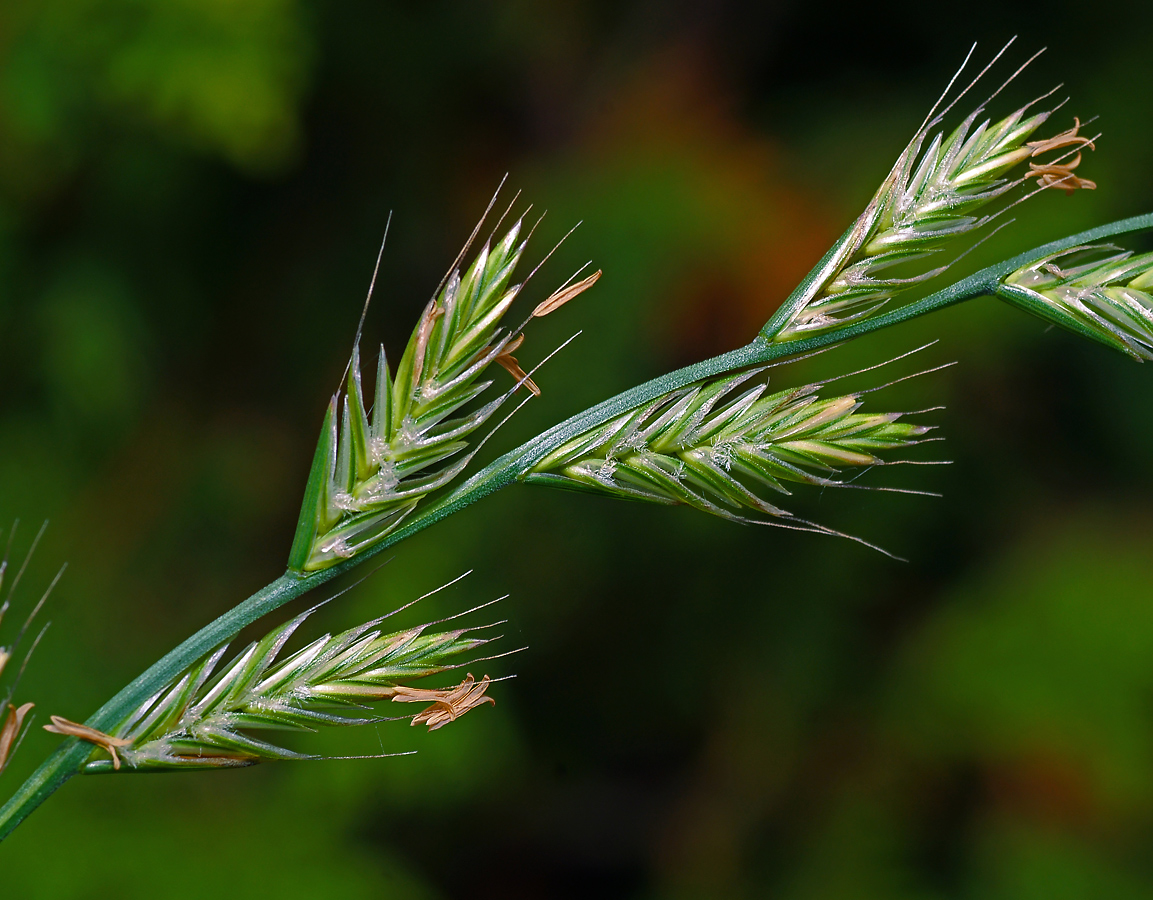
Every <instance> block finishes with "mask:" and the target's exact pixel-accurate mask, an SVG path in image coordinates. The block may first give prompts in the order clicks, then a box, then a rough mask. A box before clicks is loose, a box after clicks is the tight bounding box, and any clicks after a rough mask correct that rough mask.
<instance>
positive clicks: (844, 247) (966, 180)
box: [766, 51, 1096, 341]
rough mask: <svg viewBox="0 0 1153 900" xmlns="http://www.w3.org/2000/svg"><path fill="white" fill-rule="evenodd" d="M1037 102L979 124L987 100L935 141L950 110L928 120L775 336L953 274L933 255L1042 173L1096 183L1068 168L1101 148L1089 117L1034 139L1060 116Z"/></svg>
mask: <svg viewBox="0 0 1153 900" xmlns="http://www.w3.org/2000/svg"><path fill="white" fill-rule="evenodd" d="M1002 52H1004V51H1002ZM999 55H1000V54H998V56H999ZM990 65H991V64H990ZM958 74H960V73H958ZM982 74H983V73H982ZM975 83H976V82H974V84H975ZM970 87H972V85H970ZM994 96H995V95H994ZM942 99H943V98H942ZM958 99H960V98H958ZM1030 106H1032V104H1029V105H1027V106H1023V107H1021V108H1020V109H1018V110H1016V111H1015V112H1014V113H1012V114H1011V115H1009V116H1006V117H1005V118H1003V119H1001V120H1000V121H998V122H991V121H990V120H988V119H986V120H985V121H983V122H981V123H980V124H977V122H978V119H979V118H980V117H981V116H982V115H983V113H984V106H983V105H982V106H979V107H978V108H977V109H975V110H974V111H973V112H972V113H970V114H969V115H968V116H967V117H966V118H965V120H964V121H963V122H961V124H960V125H958V126H957V128H956V129H955V130H954V131H953V132H952V133H951V134H950V135H949V136H948V137H945V136H944V132H938V133H937V134H936V135H935V136H934V137H933V138H932V140H931V141H929V143H928V146H927V147H926V146H925V142H926V141H928V140H929V135H930V134H931V133H932V131H933V129H934V128H936V126H937V125H938V124H940V122H941V121H942V117H943V114H940V115H937V116H935V117H931V118H930V119H928V120H927V121H926V122H925V124H924V125H923V126H922V128H921V129H920V130H919V131H918V132H917V134H916V135H915V136H914V137H913V140H912V141H910V142H909V144H908V146H907V147H906V148H905V150H904V152H902V154H901V156H900V157H899V158H898V160H897V163H896V165H895V166H894V167H893V170H892V171H891V172H890V173H889V176H888V177H887V178H886V179H885V181H884V183H883V184H882V185H881V187H880V189H879V190H878V191H877V193H876V195H875V196H874V197H873V199H872V201H871V202H870V203H869V205H868V207H866V209H865V211H864V212H863V213H862V214H861V216H860V218H859V219H858V220H857V222H856V223H855V224H854V226H853V227H852V228H851V229H850V230H849V232H848V233H847V234H846V235H845V237H844V238H842V240H841V241H840V243H839V244H838V246H837V247H836V248H834V251H835V252H833V253H832V254H831V256H830V257H829V258H828V259H827V260H826V262H825V264H824V266H823V268H822V270H821V272H820V273H819V277H817V278H816V279H815V280H814V281H812V282H811V283H810V284H809V285H808V286H807V289H806V290H805V291H804V292H803V293H801V294H800V295H799V296H797V297H795V298H792V299H791V301H790V303H789V304H788V307H787V309H786V311H785V313H784V314H783V316H782V317H780V318H779V317H774V319H773V321H772V322H771V323H770V327H769V328H768V329H767V331H768V334H767V335H766V336H768V337H771V338H773V339H774V340H777V341H788V340H795V339H798V338H803V337H808V336H810V335H814V334H819V333H821V332H825V331H829V330H832V329H835V328H839V327H842V326H844V325H846V324H848V323H851V322H855V321H858V320H861V319H866V318H868V317H870V316H874V315H876V314H877V313H878V312H879V311H880V310H881V309H882V307H884V306H885V305H886V304H887V303H888V302H889V301H890V300H891V299H892V298H893V297H895V296H897V295H898V294H900V293H902V292H904V291H908V290H910V289H912V288H916V287H918V286H920V285H921V284H923V283H924V282H926V281H928V280H929V279H931V278H934V277H936V276H937V275H940V274H941V273H942V272H944V271H945V270H946V269H947V268H948V267H949V265H948V263H945V264H942V265H930V261H931V260H934V259H938V258H940V255H941V254H942V253H943V252H944V251H945V250H946V248H947V247H948V246H949V245H950V243H951V242H954V241H955V240H956V239H957V238H960V237H962V236H963V235H967V234H970V233H971V232H974V231H976V230H977V229H979V228H981V227H982V226H984V225H985V224H987V223H988V222H989V221H990V219H991V218H992V216H990V215H980V214H978V213H979V211H980V210H981V209H982V208H983V207H986V206H987V205H989V204H990V203H992V202H993V201H995V200H997V199H998V198H1000V197H1002V196H1003V195H1005V194H1006V193H1007V192H1008V191H1010V190H1012V189H1013V188H1015V187H1017V186H1018V185H1021V184H1023V183H1024V182H1025V181H1026V179H1028V178H1036V179H1037V184H1038V185H1039V188H1038V190H1039V189H1043V188H1046V187H1051V188H1059V189H1062V190H1065V191H1066V192H1070V193H1071V192H1072V191H1073V190H1074V189H1076V188H1093V187H1096V185H1095V184H1093V182H1091V181H1088V180H1087V179H1082V178H1077V177H1076V176H1074V175H1073V174H1072V172H1071V171H1069V170H1071V169H1072V168H1074V167H1075V166H1076V165H1077V164H1078V163H1079V162H1080V153H1079V150H1080V148H1083V147H1088V148H1090V149H1091V148H1092V147H1093V144H1092V141H1091V140H1090V139H1089V138H1085V137H1082V136H1080V135H1079V134H1078V130H1079V128H1080V121H1079V120H1075V124H1074V127H1073V128H1071V129H1069V130H1067V131H1064V132H1062V133H1060V134H1058V135H1056V136H1054V137H1052V138H1049V139H1042V140H1035V141H1030V140H1029V138H1030V137H1031V136H1032V135H1033V133H1034V132H1035V131H1036V130H1037V129H1038V128H1040V127H1041V125H1042V124H1044V122H1045V121H1046V120H1047V119H1048V118H1049V117H1050V116H1051V115H1052V110H1050V111H1046V112H1040V113H1037V114H1035V115H1026V113H1027V112H1028V110H1029V108H1030ZM1050 152H1053V153H1057V154H1058V155H1057V156H1056V157H1054V158H1051V159H1050V160H1048V161H1042V162H1041V163H1030V168H1029V170H1028V171H1027V172H1025V173H1023V175H1022V176H1021V177H1019V178H1012V177H1009V173H1010V171H1011V170H1012V169H1013V168H1015V167H1017V166H1020V165H1021V164H1022V163H1024V162H1026V161H1027V160H1031V159H1034V158H1036V157H1038V156H1040V155H1043V154H1046V153H1050ZM1073 154H1076V158H1075V159H1073V160H1072V161H1068V162H1066V160H1067V158H1068V157H1069V156H1072V155H1073ZM1062 162H1064V163H1065V164H1064V165H1061V163H1062Z"/></svg>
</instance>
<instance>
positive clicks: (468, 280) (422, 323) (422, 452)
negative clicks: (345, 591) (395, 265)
mask: <svg viewBox="0 0 1153 900" xmlns="http://www.w3.org/2000/svg"><path fill="white" fill-rule="evenodd" d="M520 234H521V223H520V222H519V221H518V222H517V223H516V224H515V225H513V226H512V228H510V229H509V230H508V232H507V233H506V234H505V235H504V237H503V238H502V239H501V240H500V241H499V242H498V243H497V244H496V246H494V247H490V246H489V245H488V244H485V245H484V247H482V248H481V250H480V252H479V253H478V254H477V256H476V259H475V260H474V261H473V263H472V265H470V266H469V267H468V269H467V270H466V271H465V273H464V275H463V276H462V275H461V274H460V271H459V270H454V271H453V272H452V274H451V275H450V276H449V278H448V279H447V281H446V283H445V285H444V287H443V289H442V290H441V291H440V293H438V294H437V296H436V297H434V298H433V299H432V300H431V301H430V302H429V303H428V305H427V306H426V307H425V309H424V312H423V313H422V314H421V317H420V320H419V321H418V322H417V325H416V328H415V330H414V331H413V333H412V337H411V338H410V339H409V342H408V346H407V347H406V348H405V351H404V354H403V355H402V356H401V359H400V364H399V365H398V366H397V368H396V374H395V377H393V376H392V375H391V374H390V371H389V365H388V360H387V358H386V357H385V353H384V348H383V347H381V349H380V358H379V362H378V364H377V376H376V386H375V402H374V404H373V407H372V410H371V414H370V411H369V409H368V407H367V406H366V405H365V402H364V389H363V384H362V380H361V371H360V351H359V348H357V349H356V350H354V351H353V355H352V360H351V362H350V364H349V370H348V378H347V380H346V384H345V389H344V391H343V392H342V393H341V394H338V395H337V396H335V397H333V398H332V401H331V403H330V404H329V408H328V412H327V414H326V416H325V420H324V424H323V426H322V428H321V436H320V441H319V443H318V444H317V449H316V455H315V457H314V461H313V466H312V471H311V473H310V475H309V480H308V486H307V489H306V491H305V498H304V503H303V505H302V507H301V513H300V520H299V524H298V525H297V530H296V536H295V539H294V541H293V545H292V551H291V553H290V556H289V567H290V568H291V569H294V570H296V571H299V572H310V571H315V570H317V569H323V568H327V567H328V566H332V565H335V564H336V563H339V562H341V561H343V560H345V559H349V558H351V557H353V556H355V555H357V554H358V553H360V552H361V551H363V550H365V549H367V548H369V547H371V546H372V545H373V544H374V543H376V542H377V541H379V540H381V539H382V538H383V537H385V536H386V535H387V534H389V533H390V532H391V531H392V530H394V529H395V528H396V527H397V526H399V525H400V524H401V522H403V521H404V519H405V517H407V516H408V515H409V513H411V512H412V511H413V509H415V508H416V506H417V505H418V504H419V503H420V502H421V500H422V499H423V498H424V497H426V496H427V495H428V494H430V493H432V492H433V491H436V490H438V489H440V488H442V487H444V486H445V485H447V484H448V483H449V482H450V481H452V480H453V479H454V478H456V477H457V476H458V475H459V474H460V473H461V471H462V470H463V469H464V468H465V466H466V465H467V464H468V462H469V460H470V459H471V454H470V453H468V452H467V451H468V450H469V448H470V443H469V438H470V437H471V436H472V435H473V434H474V433H475V432H476V431H477V430H478V429H479V428H481V426H483V425H484V424H485V423H486V422H487V421H488V420H489V418H490V417H491V416H492V414H493V413H495V412H496V411H497V409H499V408H500V406H501V404H502V403H503V402H504V401H505V400H506V399H507V398H508V396H509V394H508V393H505V394H503V395H501V396H499V397H497V398H496V399H494V400H491V401H490V402H488V403H486V404H484V405H482V406H480V407H479V408H476V409H473V410H472V411H470V412H467V413H461V409H462V407H465V406H466V405H467V404H469V403H470V402H471V401H473V400H475V399H476V398H477V397H479V396H480V394H482V393H483V392H484V391H485V390H486V389H487V388H488V387H490V386H491V385H492V382H491V381H486V380H481V379H482V376H483V374H484V372H485V371H486V369H487V368H488V367H489V366H490V365H491V364H492V363H493V362H496V361H497V360H498V358H499V357H501V355H502V353H504V352H505V349H506V347H508V346H509V345H510V344H511V343H512V341H513V340H514V339H515V338H516V335H515V334H511V333H508V332H507V331H502V330H501V329H500V327H499V326H500V322H501V319H502V317H503V316H504V314H505V313H506V312H507V311H508V309H509V307H510V306H511V305H512V303H513V301H514V300H515V299H516V297H517V294H518V293H519V292H520V285H518V284H511V283H510V282H511V280H512V275H513V271H514V270H515V268H516V265H517V263H518V262H519V261H520V259H521V256H522V255H523V253H524V249H525V241H523V240H521V239H520Z"/></svg>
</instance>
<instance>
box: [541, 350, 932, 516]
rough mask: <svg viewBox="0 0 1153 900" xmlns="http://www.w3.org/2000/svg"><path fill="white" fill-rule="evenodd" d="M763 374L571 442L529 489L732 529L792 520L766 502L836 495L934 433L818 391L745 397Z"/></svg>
mask: <svg viewBox="0 0 1153 900" xmlns="http://www.w3.org/2000/svg"><path fill="white" fill-rule="evenodd" d="M761 371H763V370H755V371H752V372H746V373H744V374H739V375H733V376H727V377H722V378H717V379H714V380H710V381H705V382H702V383H699V384H695V385H690V386H688V387H686V388H683V389H681V390H678V391H673V392H672V393H669V394H666V395H664V396H662V397H658V398H657V399H656V400H653V401H652V402H650V403H647V404H645V405H644V406H642V407H640V408H638V409H636V410H634V411H632V412H629V413H626V414H624V415H622V416H619V417H618V418H616V419H614V420H613V421H611V422H609V423H608V424H606V425H603V426H600V427H598V428H595V429H593V430H591V431H589V432H587V433H585V434H583V435H580V436H579V437H577V438H574V439H573V440H571V441H569V442H568V443H567V444H565V445H564V446H562V447H560V448H559V449H558V450H556V451H555V452H553V453H551V454H549V455H548V456H547V457H545V458H544V459H542V460H541V461H540V462H539V463H538V464H537V465H536V466H535V467H534V468H533V470H532V472H531V473H530V474H528V475H527V476H526V479H525V480H527V481H530V482H537V483H544V484H552V485H555V486H558V487H569V488H573V489H576V490H585V491H592V492H594V493H599V494H608V495H611V496H616V497H621V498H625V499H634V500H644V501H648V502H652V503H663V504H685V505H688V506H692V507H695V508H696V509H699V510H702V511H704V512H708V513H711V514H713V515H717V516H722V517H724V518H727V519H733V520H737V521H750V519H749V515H750V514H751V515H753V516H758V517H759V516H770V517H773V518H776V519H789V518H790V517H791V514H790V513H789V512H787V511H786V510H784V509H782V508H780V507H779V506H777V505H776V504H775V503H772V502H770V501H769V500H768V499H766V496H768V495H769V492H772V493H774V494H777V495H787V494H789V493H790V491H789V489H788V485H789V484H798V483H799V484H814V485H840V484H842V482H841V481H840V480H839V478H838V474H839V472H840V471H841V470H842V469H843V468H855V467H861V466H874V465H878V464H882V463H883V460H882V458H881V456H880V454H881V453H882V452H884V451H889V450H897V449H904V448H907V447H911V446H913V445H915V444H917V443H919V442H920V441H921V440H923V435H925V434H926V433H927V432H928V431H930V430H931V428H930V426H925V425H915V424H911V423H909V422H904V421H900V419H901V418H902V415H903V414H901V413H872V414H870V413H862V412H858V410H859V409H860V407H861V405H862V403H861V398H860V395H857V394H848V395H844V396H839V397H830V398H827V399H822V398H821V397H819V396H818V389H819V387H820V386H819V385H816V384H810V385H806V386H804V387H799V388H790V389H788V390H783V391H779V392H776V393H769V392H768V382H767V380H766V381H763V382H761V383H759V384H754V385H753V386H752V387H747V386H746V385H747V382H749V381H750V380H751V379H753V378H754V377H756V376H757V374H758V373H759V372H761ZM742 387H744V390H741V388H742ZM792 521H800V520H796V519H793V520H792ZM805 524H808V523H805ZM818 530H827V529H821V528H818Z"/></svg>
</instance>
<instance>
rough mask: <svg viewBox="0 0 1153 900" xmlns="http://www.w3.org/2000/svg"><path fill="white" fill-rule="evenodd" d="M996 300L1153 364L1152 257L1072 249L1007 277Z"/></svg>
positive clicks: (1103, 248) (1111, 249) (1107, 247)
mask: <svg viewBox="0 0 1153 900" xmlns="http://www.w3.org/2000/svg"><path fill="white" fill-rule="evenodd" d="M997 295H998V296H999V297H1001V298H1002V299H1004V300H1007V301H1008V302H1010V303H1012V304H1013V305H1014V306H1019V307H1021V308H1022V309H1024V310H1027V311H1028V312H1031V313H1033V314H1034V315H1037V316H1040V317H1041V318H1043V319H1047V320H1048V321H1050V322H1055V323H1056V324H1058V325H1060V326H1061V327H1062V328H1067V329H1069V330H1070V331H1073V332H1075V333H1077V334H1080V335H1083V336H1084V337H1088V338H1090V339H1092V340H1095V341H1099V342H1100V343H1102V344H1105V345H1107V346H1109V347H1113V348H1114V349H1116V350H1120V351H1121V352H1122V353H1126V354H1128V355H1129V356H1131V357H1133V358H1134V359H1136V360H1138V361H1143V360H1146V359H1153V253H1144V254H1140V255H1134V254H1133V253H1132V252H1131V251H1128V250H1122V249H1121V248H1120V247H1116V246H1114V245H1113V244H1085V245H1082V246H1080V247H1073V248H1072V249H1069V250H1064V251H1061V252H1060V253H1053V254H1050V255H1048V256H1044V257H1041V258H1040V259H1037V260H1035V261H1033V262H1030V263H1029V264H1027V265H1025V266H1022V267H1021V268H1019V269H1018V270H1017V271H1015V272H1013V273H1012V274H1011V275H1008V276H1006V277H1005V279H1004V280H1003V281H1002V283H1001V286H1000V287H999V288H998V289H997Z"/></svg>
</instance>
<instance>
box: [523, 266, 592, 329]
mask: <svg viewBox="0 0 1153 900" xmlns="http://www.w3.org/2000/svg"><path fill="white" fill-rule="evenodd" d="M600 277H601V270H600V269H597V270H596V271H595V272H593V273H592V274H591V275H590V276H589V277H588V278H582V279H581V280H580V281H578V282H577V283H576V284H570V285H569V286H568V287H566V288H561V289H560V290H559V291H557V292H556V293H555V294H552V295H550V296H549V297H546V298H545V299H544V300H542V301H541V302H540V303H539V304H537V308H536V309H534V310H533V311H532V314H533V316H534V317H535V318H538V319H539V318H541V317H543V316H547V315H548V314H549V313H551V312H556V311H557V310H558V309H560V308H561V307H562V306H564V305H565V304H566V303H568V302H569V301H570V300H572V299H573V298H574V297H577V296H579V295H580V294H583V293H584V292H585V291H587V290H588V289H589V288H591V287H592V286H593V285H594V284H596V283H597V280H598V279H599V278H600Z"/></svg>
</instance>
